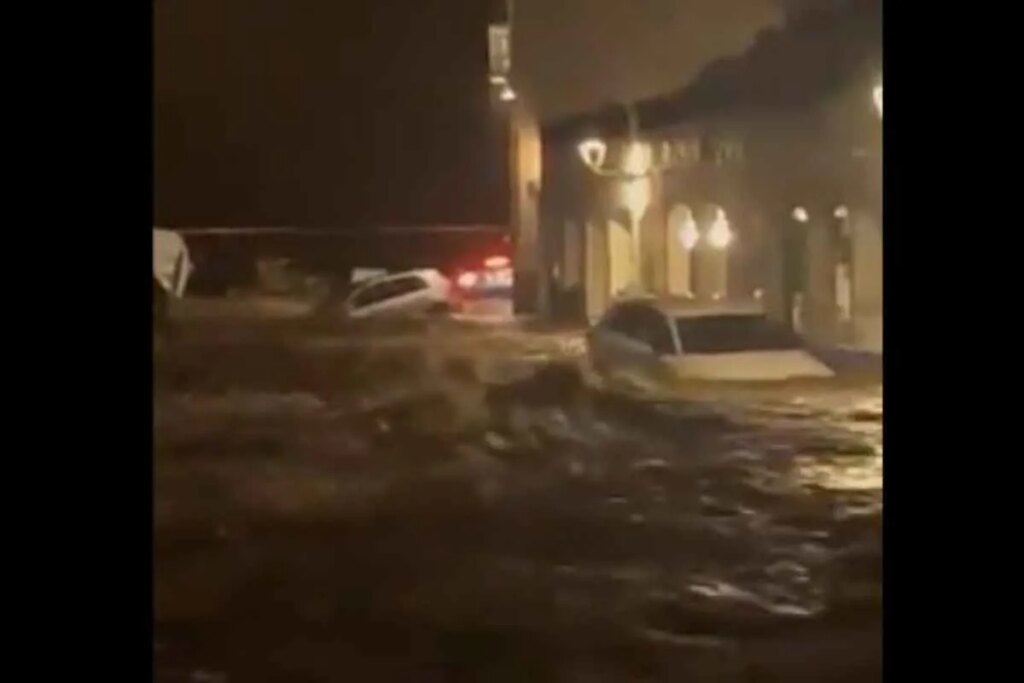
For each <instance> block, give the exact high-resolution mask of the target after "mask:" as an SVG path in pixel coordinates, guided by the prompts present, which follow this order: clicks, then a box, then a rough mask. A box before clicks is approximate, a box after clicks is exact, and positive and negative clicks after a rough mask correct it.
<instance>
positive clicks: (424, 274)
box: [344, 268, 451, 319]
mask: <svg viewBox="0 0 1024 683" xmlns="http://www.w3.org/2000/svg"><path fill="white" fill-rule="evenodd" d="M450 293H451V284H450V283H449V281H448V279H447V278H446V277H444V276H443V275H441V273H439V272H438V271H436V270H434V269H431V268H423V269H418V270H408V271H404V272H400V273H390V274H387V275H380V276H377V277H373V278H370V279H368V280H365V281H363V282H360V283H359V285H358V286H357V287H356V289H355V290H353V291H352V293H351V294H349V296H348V298H347V299H346V300H345V306H344V309H345V315H346V316H348V317H349V318H358V319H362V318H377V317H406V316H417V315H431V314H435V315H436V314H445V313H448V312H450V310H451V303H450V296H451V294H450Z"/></svg>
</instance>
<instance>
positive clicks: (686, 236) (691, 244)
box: [679, 216, 700, 251]
mask: <svg viewBox="0 0 1024 683" xmlns="http://www.w3.org/2000/svg"><path fill="white" fill-rule="evenodd" d="M679 241H680V242H682V244H683V249H686V250H687V251H693V250H694V248H696V246H697V242H699V241H700V231H699V230H697V222H696V221H694V220H693V218H692V217H689V216H688V217H687V218H686V220H684V221H683V225H682V226H681V227H680V228H679Z"/></svg>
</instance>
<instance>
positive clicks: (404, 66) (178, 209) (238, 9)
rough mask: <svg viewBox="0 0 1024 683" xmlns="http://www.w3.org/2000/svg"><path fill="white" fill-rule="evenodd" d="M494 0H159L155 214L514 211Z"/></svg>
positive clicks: (367, 215)
mask: <svg viewBox="0 0 1024 683" xmlns="http://www.w3.org/2000/svg"><path fill="white" fill-rule="evenodd" d="M505 7H506V5H505V2H504V1H503V0H417V1H416V2H410V1H409V0H346V1H344V2H340V1H338V0H293V1H291V2H280V0H173V1H172V0H167V1H164V0H158V1H157V2H156V3H155V5H154V110H155V130H154V187H155V206H154V214H155V215H154V224H156V225H163V226H168V227H179V226H209V225H215V226H252V225H258V226H285V225H290V226H315V227H330V226H339V227H344V228H353V227H358V228H362V227H366V228H369V229H372V228H374V227H378V226H394V225H400V226H406V225H428V226H429V225H451V224H488V225H492V224H494V225H507V224H508V221H509V211H510V201H509V161H508V154H507V150H508V136H509V133H508V129H509V126H508V113H507V111H505V109H504V108H503V107H501V106H497V103H496V101H495V97H494V88H493V85H492V84H491V83H490V82H489V79H488V72H489V64H488V40H489V34H488V27H489V26H490V25H491V24H492V23H494V22H496V21H503V20H504V14H505Z"/></svg>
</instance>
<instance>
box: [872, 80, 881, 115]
mask: <svg viewBox="0 0 1024 683" xmlns="http://www.w3.org/2000/svg"><path fill="white" fill-rule="evenodd" d="M871 97H872V99H873V100H874V101H875V111H877V112H878V118H882V84H881V83H879V84H878V85H876V86H875V89H874V90H873V91H872V93H871Z"/></svg>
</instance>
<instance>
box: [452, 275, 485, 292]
mask: <svg viewBox="0 0 1024 683" xmlns="http://www.w3.org/2000/svg"><path fill="white" fill-rule="evenodd" d="M479 279H480V277H479V276H478V275H477V274H476V273H474V272H473V271H466V272H465V273H462V274H461V275H459V277H458V279H457V280H456V281H455V282H456V283H457V284H458V285H459V287H461V288H462V289H471V288H473V287H474V286H475V285H476V283H477V280H479Z"/></svg>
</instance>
